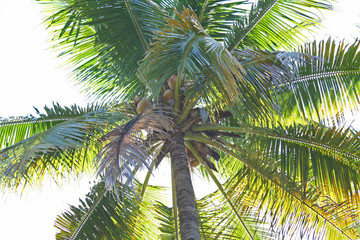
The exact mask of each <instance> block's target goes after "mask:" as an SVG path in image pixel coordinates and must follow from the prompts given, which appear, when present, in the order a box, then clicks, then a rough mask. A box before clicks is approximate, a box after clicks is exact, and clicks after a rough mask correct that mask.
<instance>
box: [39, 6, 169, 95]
mask: <svg viewBox="0 0 360 240" xmlns="http://www.w3.org/2000/svg"><path fill="white" fill-rule="evenodd" d="M42 3H44V4H43V6H44V7H45V8H46V9H47V11H48V12H49V15H50V16H49V18H48V21H47V22H48V24H49V27H51V29H53V36H54V42H55V43H56V44H55V45H54V46H55V47H56V48H57V49H59V50H61V54H60V55H61V56H67V57H68V59H69V61H68V62H69V63H70V64H71V67H72V69H73V70H74V73H75V74H76V80H77V81H79V82H80V83H81V84H83V85H84V87H86V89H87V90H88V93H89V94H91V95H93V96H95V97H97V98H99V97H108V96H114V95H115V96H117V95H118V93H117V92H124V91H125V92H126V93H127V94H129V92H127V90H128V89H129V88H132V89H133V90H134V91H135V92H141V89H142V88H143V87H144V85H143V84H142V83H141V81H138V79H137V77H136V70H137V68H138V64H137V63H138V61H139V60H140V59H142V58H143V57H144V55H145V51H146V50H147V46H148V44H149V43H150V42H151V39H152V36H153V32H154V31H155V30H158V29H160V28H161V27H162V26H163V19H164V15H163V13H162V11H161V9H159V8H157V7H156V6H155V5H154V4H151V2H150V1H147V2H144V1H139V0H122V1H117V0H111V1H108V0H99V1H90V2H84V1H64V0H63V1H60V2H55V3H54V2H53V1H48V0H44V1H42ZM126 88H127V89H126ZM118 97H119V96H118ZM120 97H123V96H121V95H120ZM131 97H134V96H129V98H131Z"/></svg>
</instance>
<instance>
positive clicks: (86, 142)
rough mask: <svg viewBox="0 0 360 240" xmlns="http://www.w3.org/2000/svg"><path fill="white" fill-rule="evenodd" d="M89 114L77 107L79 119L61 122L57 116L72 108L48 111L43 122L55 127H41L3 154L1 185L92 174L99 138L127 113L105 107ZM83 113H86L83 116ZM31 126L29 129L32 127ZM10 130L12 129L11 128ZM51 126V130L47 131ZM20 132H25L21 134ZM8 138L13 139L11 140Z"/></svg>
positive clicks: (18, 184)
mask: <svg viewBox="0 0 360 240" xmlns="http://www.w3.org/2000/svg"><path fill="white" fill-rule="evenodd" d="M88 110H95V111H90V112H86V111H85V109H82V110H81V109H76V108H74V109H73V110H71V111H73V113H74V114H75V115H76V111H77V115H78V116H76V117H72V118H70V120H66V121H64V119H63V118H61V119H62V122H60V123H58V122H57V121H58V118H54V117H55V116H58V117H61V116H67V117H69V115H63V114H65V113H69V112H71V111H70V110H69V109H66V108H61V107H59V108H58V107H57V108H55V109H53V110H51V109H49V110H48V116H46V115H44V116H43V117H42V118H41V120H46V119H49V120H54V122H50V123H51V124H53V126H52V127H51V128H50V124H49V125H42V122H41V121H40V123H39V124H35V126H45V127H46V128H45V127H44V128H42V129H41V128H40V127H39V128H38V129H39V130H42V131H41V132H39V133H37V134H36V135H33V136H31V137H28V138H25V139H23V140H22V141H19V142H17V143H15V144H13V145H11V146H9V147H7V148H4V149H2V150H1V151H0V159H1V162H0V166H1V167H0V176H1V186H11V187H18V186H20V185H22V184H24V185H28V184H29V185H31V184H38V183H41V181H42V179H43V178H44V177H45V176H46V175H47V174H49V175H50V176H51V177H52V178H53V179H54V180H57V179H60V178H61V177H64V176H63V174H70V173H72V174H78V173H80V172H82V171H93V168H94V165H93V163H92V158H93V157H94V156H95V155H96V152H97V151H98V150H99V148H100V146H99V145H98V144H97V141H96V139H97V138H98V137H99V136H101V135H103V134H104V133H106V132H107V131H109V129H111V128H113V127H115V126H118V124H119V123H121V122H122V121H123V120H124V119H128V116H127V114H124V113H122V112H121V110H120V109H116V111H111V110H108V109H106V108H99V109H97V108H96V107H94V109H91V108H89V109H88ZM81 111H85V112H84V113H82V114H81ZM30 125H31V124H28V123H26V122H25V124H24V125H23V126H21V125H20V127H19V129H16V126H14V127H13V129H14V128H15V129H16V130H17V132H19V134H20V136H23V137H27V136H28V134H27V133H25V134H24V133H23V132H21V127H24V128H28V129H29V130H28V131H30V130H31V128H30V127H31V126H30ZM29 126H30V127H29ZM10 127H11V126H10ZM47 127H49V128H47ZM21 133H23V134H22V135H21ZM8 139H11V138H10V137H8Z"/></svg>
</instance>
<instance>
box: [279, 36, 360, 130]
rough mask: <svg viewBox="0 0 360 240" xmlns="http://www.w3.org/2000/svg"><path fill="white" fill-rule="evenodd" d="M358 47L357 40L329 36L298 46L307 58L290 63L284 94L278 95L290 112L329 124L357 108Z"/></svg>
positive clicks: (358, 42) (359, 42)
mask: <svg viewBox="0 0 360 240" xmlns="http://www.w3.org/2000/svg"><path fill="white" fill-rule="evenodd" d="M359 47H360V41H359V40H356V41H355V42H354V43H352V44H345V42H344V41H341V42H340V43H336V41H334V40H331V39H330V38H329V39H328V40H326V41H325V40H323V41H320V42H319V43H317V42H313V43H310V44H307V45H305V46H304V47H303V48H301V49H300V51H299V52H300V53H302V54H304V56H310V57H308V59H304V60H302V61H299V62H297V64H296V65H294V66H293V75H292V77H291V78H290V83H287V84H285V85H284V86H283V88H284V89H285V90H284V92H285V94H280V95H279V96H280V97H282V98H284V105H285V106H290V114H298V115H299V114H300V116H302V117H306V118H309V119H314V120H315V121H323V122H325V123H327V124H332V122H333V121H332V120H331V119H332V118H335V117H336V115H338V114H343V113H344V111H345V110H347V111H349V110H359V102H360V99H359V97H358V96H359V90H360V88H359V80H360V53H359ZM287 93H289V94H287ZM291 109H292V111H291ZM285 110H289V108H288V109H286V108H285ZM297 112H299V113H297ZM329 119H330V120H329ZM334 122H335V123H336V121H334Z"/></svg>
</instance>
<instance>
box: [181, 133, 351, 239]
mask: <svg viewBox="0 0 360 240" xmlns="http://www.w3.org/2000/svg"><path fill="white" fill-rule="evenodd" d="M186 138H188V139H192V140H197V141H202V142H204V143H207V144H209V145H212V146H214V147H216V148H218V149H219V150H221V151H223V152H224V153H225V154H226V155H227V157H226V158H223V159H222V164H223V165H224V167H225V169H226V170H227V172H228V173H227V174H226V175H228V176H229V180H228V182H227V183H226V184H225V185H224V188H225V189H226V191H227V193H226V198H227V200H222V201H220V202H225V201H229V199H230V201H232V203H233V206H235V207H236V211H237V212H239V213H241V214H245V216H246V214H249V215H250V216H253V217H254V218H255V216H256V219H257V220H256V221H254V222H253V225H251V224H250V226H258V227H264V228H265V230H264V234H265V233H266V232H268V230H266V229H268V227H269V226H272V227H273V231H274V234H275V235H276V234H285V236H288V235H290V234H295V233H296V231H299V230H300V229H312V231H314V232H315V233H317V234H320V235H321V234H326V235H327V236H332V237H337V238H340V239H342V238H344V237H345V238H351V237H355V236H357V234H358V233H357V231H356V230H355V228H354V226H356V225H357V222H356V219H357V210H356V209H357V203H356V202H352V201H349V200H342V201H337V200H336V197H335V198H331V197H330V196H329V195H328V194H327V193H328V192H329V191H323V189H322V188H326V187H327V186H326V185H325V186H324V185H322V187H318V186H316V185H317V184H316V183H315V181H314V179H313V178H312V179H309V180H308V181H307V182H301V181H298V180H296V179H295V180H292V179H291V177H288V176H287V175H286V172H283V171H282V169H281V167H280V166H279V165H280V163H279V162H280V160H279V159H278V158H274V157H273V154H272V153H271V151H269V150H266V149H258V148H256V147H251V146H252V145H253V144H252V143H250V144H248V145H247V146H242V147H241V148H239V147H235V146H232V145H230V144H224V143H222V142H220V143H219V142H217V141H215V140H213V141H209V140H206V139H207V138H204V137H200V136H193V135H189V136H187V137H186ZM268 155H269V156H268ZM219 194H220V193H219ZM220 212H221V211H220ZM231 214H233V215H234V214H235V212H234V211H232V213H231ZM228 217H229V216H227V217H225V218H221V220H219V221H220V222H221V223H223V222H224V221H225V219H227V218H228ZM319 219H321V220H319ZM319 221H320V222H321V223H319ZM232 223H233V221H230V222H229V223H227V224H228V225H229V227H231V224H232ZM261 223H264V224H265V225H261ZM254 224H255V225H254ZM213 225H214V224H213ZM219 225H220V226H222V227H224V225H222V224H219ZM225 226H226V225H225ZM225 228H226V227H224V229H225ZM238 229H239V227H237V228H236V230H238ZM240 229H241V228H240ZM312 231H306V232H307V234H311V233H313V232H312ZM317 237H319V238H320V237H321V236H318V235H316V238H317ZM230 239H231V238H230ZM329 239H332V238H329Z"/></svg>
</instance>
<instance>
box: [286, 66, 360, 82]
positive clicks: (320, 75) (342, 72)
mask: <svg viewBox="0 0 360 240" xmlns="http://www.w3.org/2000/svg"><path fill="white" fill-rule="evenodd" d="M344 75H360V70H334V71H321V72H317V73H312V74H308V75H305V76H302V77H299V78H294V79H293V80H290V82H289V83H288V84H293V83H299V82H306V81H311V80H315V79H318V78H326V77H336V76H344ZM288 84H286V83H285V84H280V86H284V85H288Z"/></svg>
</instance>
